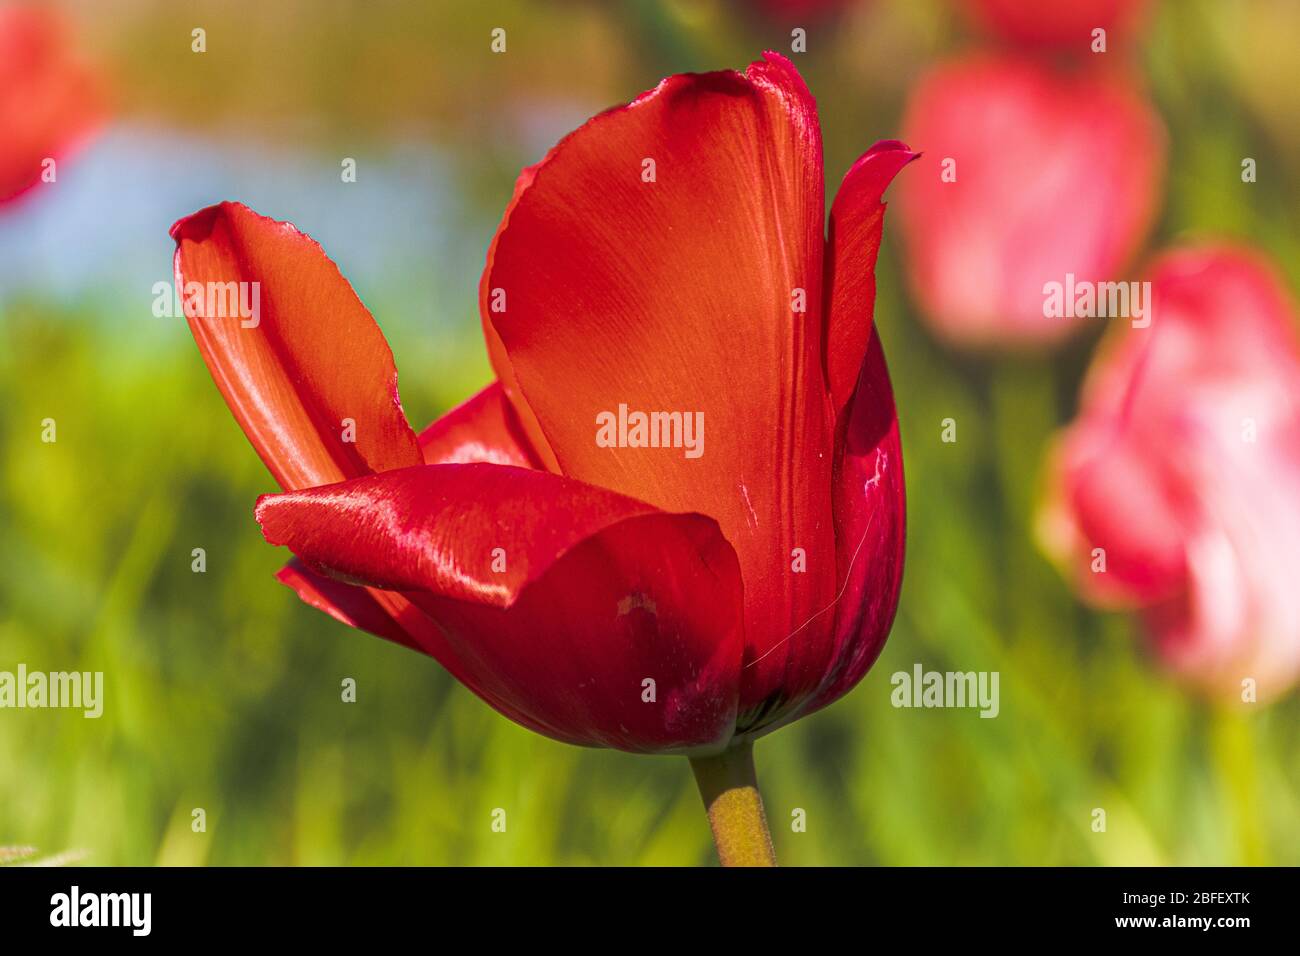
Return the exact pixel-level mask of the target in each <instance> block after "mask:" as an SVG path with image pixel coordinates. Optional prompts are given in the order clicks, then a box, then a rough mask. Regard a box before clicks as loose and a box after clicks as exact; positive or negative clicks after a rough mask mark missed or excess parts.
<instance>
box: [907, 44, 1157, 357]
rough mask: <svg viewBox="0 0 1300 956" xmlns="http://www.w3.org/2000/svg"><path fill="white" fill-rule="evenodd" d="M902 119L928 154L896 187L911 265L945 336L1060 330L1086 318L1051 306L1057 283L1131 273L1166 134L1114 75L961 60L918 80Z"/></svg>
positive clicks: (1047, 337)
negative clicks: (1048, 291) (1048, 300)
mask: <svg viewBox="0 0 1300 956" xmlns="http://www.w3.org/2000/svg"><path fill="white" fill-rule="evenodd" d="M904 126H905V130H906V132H905V135H906V136H907V137H908V141H909V142H914V143H918V144H920V145H921V146H922V148H923V149H924V150H925V155H926V158H927V160H929V162H928V163H926V164H925V167H924V168H923V169H922V170H921V171H919V172H918V174H917V175H913V176H909V177H907V179H906V180H905V181H904V182H903V183H902V184H901V186H900V188H901V190H902V192H901V194H900V198H899V214H900V216H901V217H902V218H901V223H900V225H901V228H902V233H903V237H904V239H905V241H906V251H907V256H908V262H907V267H908V272H909V277H910V279H911V285H912V288H913V291H914V294H915V296H916V298H917V299H918V300H919V302H920V305H921V307H922V310H923V312H924V314H925V316H926V318H928V319H929V320H930V322H931V323H932V325H933V326H934V328H935V330H936V331H937V332H938V333H939V334H940V335H941V336H943V337H944V338H946V339H948V340H950V341H953V342H958V343H965V344H1015V343H1029V344H1032V343H1041V342H1050V341H1053V340H1056V339H1059V338H1061V337H1062V336H1063V335H1065V334H1066V333H1068V332H1069V331H1070V330H1071V329H1072V328H1073V327H1074V326H1075V325H1076V324H1077V322H1078V320H1073V319H1064V318H1047V317H1045V314H1044V301H1045V289H1044V286H1045V285H1046V284H1047V283H1049V282H1053V281H1055V282H1064V281H1066V277H1067V274H1068V275H1072V276H1074V277H1075V279H1077V280H1079V281H1087V282H1098V281H1105V280H1111V279H1115V280H1118V279H1120V278H1122V277H1120V276H1117V275H1116V274H1115V273H1116V270H1117V269H1119V268H1120V267H1122V266H1123V265H1124V264H1125V263H1126V262H1127V261H1128V259H1129V257H1130V256H1131V255H1132V254H1133V253H1134V252H1135V250H1136V249H1137V247H1138V244H1139V243H1140V241H1141V240H1142V238H1143V236H1144V235H1145V234H1146V231H1147V227H1148V225H1149V223H1150V221H1151V218H1152V213H1153V211H1154V208H1155V204H1156V199H1157V196H1158V195H1159V187H1160V183H1161V180H1162V178H1163V168H1164V149H1165V136H1164V131H1163V127H1162V126H1161V124H1160V120H1159V118H1158V117H1157V116H1156V115H1155V113H1154V112H1153V111H1152V110H1151V108H1150V106H1149V105H1148V104H1147V102H1146V101H1145V100H1144V99H1142V98H1141V97H1140V96H1139V95H1138V94H1137V93H1135V92H1133V91H1132V90H1131V89H1129V88H1128V87H1127V86H1126V85H1125V84H1124V83H1122V82H1120V81H1119V80H1118V79H1117V78H1115V77H1114V76H1113V75H1111V74H1103V73H1101V72H1097V71H1085V72H1081V73H1068V74H1067V73H1059V72H1056V71H1053V70H1051V69H1049V68H1047V67H1044V66H1041V65H1038V64H1035V63H1033V62H1029V61H1022V60H1017V59H1013V58H990V57H974V58H969V59H965V60H960V61H957V62H953V63H948V64H946V65H943V66H941V67H939V68H938V69H936V70H935V71H933V72H931V73H930V74H929V75H927V76H926V77H925V78H923V79H922V81H921V82H920V84H919V86H918V87H917V88H916V90H915V91H914V92H913V94H912V96H911V98H910V100H909V102H908V105H907V116H906V119H905V121H904Z"/></svg>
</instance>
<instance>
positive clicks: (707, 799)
mask: <svg viewBox="0 0 1300 956" xmlns="http://www.w3.org/2000/svg"><path fill="white" fill-rule="evenodd" d="M691 769H692V770H694V771H695V782H696V783H697V784H699V787H700V796H701V797H703V798H704V807H705V809H706V810H708V812H709V826H710V827H711V828H712V829H713V842H714V843H715V844H716V845H717V847H718V859H719V860H720V861H721V862H722V865H723V866H776V852H775V851H774V850H773V849H772V835H771V834H770V833H769V832H768V830H767V817H766V815H764V813H763V797H762V796H761V795H760V794H759V792H758V777H757V776H756V775H755V773H754V745H753V744H751V743H745V744H739V745H737V746H735V747H732V748H731V749H730V750H725V751H723V752H722V753H720V754H715V755H714V756H712V757H692V758H691Z"/></svg>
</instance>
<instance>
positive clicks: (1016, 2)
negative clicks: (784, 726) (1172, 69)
mask: <svg viewBox="0 0 1300 956" xmlns="http://www.w3.org/2000/svg"><path fill="white" fill-rule="evenodd" d="M961 5H962V6H963V7H965V8H966V12H967V13H968V14H969V15H970V18H971V20H973V21H974V22H975V24H976V25H977V26H978V27H979V28H981V29H982V30H984V31H985V32H987V33H989V34H990V35H992V36H996V37H1000V38H1001V39H1003V40H1005V41H1006V42H1008V43H1013V44H1016V45H1018V46H1022V47H1030V48H1040V49H1044V48H1045V49H1052V50H1060V51H1062V52H1067V51H1068V52H1073V53H1079V54H1089V53H1092V52H1101V51H1096V50H1095V44H1096V39H1097V37H1096V34H1095V33H1094V31H1095V30H1098V29H1101V30H1104V31H1105V36H1104V40H1105V43H1106V47H1105V50H1106V52H1109V50H1110V47H1111V44H1112V43H1119V42H1121V41H1123V40H1124V39H1126V38H1127V37H1130V36H1132V35H1133V33H1134V32H1136V28H1137V27H1138V26H1140V25H1141V22H1142V20H1143V19H1144V16H1145V14H1146V12H1147V3H1146V0H963V2H962V4H961Z"/></svg>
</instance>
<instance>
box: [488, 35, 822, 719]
mask: <svg viewBox="0 0 1300 956" xmlns="http://www.w3.org/2000/svg"><path fill="white" fill-rule="evenodd" d="M645 160H653V161H654V163H655V167H654V174H655V175H654V181H653V182H647V181H644V180H643V172H644V171H645V170H646V169H647V168H648V167H646V166H645V163H644V161H645ZM823 220H824V191H823V183H822V150H821V137H820V131H819V129H818V123H817V115H816V107H815V104H814V102H813V99H812V96H811V95H810V94H809V92H808V90H807V88H806V87H805V86H804V84H803V81H802V80H801V79H800V78H799V75H798V73H797V72H796V71H795V69H794V67H793V66H791V65H790V63H789V61H787V60H785V59H784V58H782V57H780V56H777V55H775V54H768V55H767V56H766V59H765V61H764V62H760V63H756V64H754V65H752V66H751V67H750V68H749V69H748V71H747V72H746V73H744V74H743V75H742V74H740V73H736V72H725V73H709V74H700V75H683V76H673V77H669V78H668V79H666V80H664V81H663V82H662V83H661V84H660V85H659V86H658V87H657V88H656V89H655V90H653V91H651V92H649V93H646V94H645V95H643V96H641V97H640V98H639V99H637V100H636V101H634V102H633V103H632V104H631V105H629V106H625V107H620V108H617V109H614V110H611V111H609V112H607V113H604V114H602V115H601V116H598V117H596V118H595V119H593V120H592V121H590V122H589V123H587V124H586V125H585V126H583V127H582V128H581V129H579V130H578V131H576V132H575V133H573V134H572V135H570V136H569V137H567V138H566V139H565V140H563V141H562V142H561V143H560V145H559V146H557V147H556V148H555V149H554V150H553V151H552V152H551V154H550V155H549V156H548V157H547V158H546V159H545V160H544V161H543V162H542V163H541V164H539V165H538V166H537V167H534V168H533V169H532V170H531V171H527V172H526V174H525V176H524V177H523V178H522V179H521V187H520V189H519V190H518V191H517V194H516V198H515V201H514V202H513V203H512V205H511V208H510V209H509V210H508V212H507V214H506V217H505V220H504V222H503V224H502V227H501V230H500V232H499V233H498V235H497V238H496V240H495V242H494V245H493V250H492V254H491V257H490V259H489V262H488V268H487V272H486V274H485V277H484V282H483V292H484V320H485V323H487V324H488V326H489V346H490V349H491V352H492V358H493V362H494V366H495V368H496V370H497V374H498V376H499V377H500V379H501V380H502V382H503V383H504V384H505V385H506V386H507V389H508V390H509V391H510V393H511V395H512V399H513V400H514V401H516V402H517V403H520V404H521V414H522V415H525V416H527V415H529V414H531V415H535V418H536V422H537V428H538V429H540V431H541V432H542V433H543V434H544V438H545V441H546V443H547V444H548V445H549V447H550V448H551V449H552V450H553V452H554V455H555V458H556V463H557V466H558V468H559V469H560V470H561V471H562V472H563V473H564V474H565V475H569V476H571V477H574V478H578V479H580V480H582V481H585V482H589V483H591V484H595V485H599V486H601V487H605V488H610V489H613V490H615V491H618V492H621V493H623V494H627V495H630V496H632V497H635V498H637V499H640V500H642V501H646V502H649V503H650V504H653V505H655V506H657V507H659V508H662V509H664V510H666V511H672V512H686V511H696V512H702V513H705V514H708V515H710V516H711V517H713V518H716V519H717V521H718V523H719V524H720V525H721V527H722V530H723V533H724V535H725V536H726V538H727V540H728V541H730V542H731V543H732V544H733V545H734V546H735V548H736V551H737V554H738V555H739V558H740V562H741V567H742V569H743V573H744V579H745V593H746V628H747V633H748V639H749V641H750V644H751V652H752V654H753V655H754V656H758V655H768V654H769V652H771V651H772V650H773V648H778V649H777V651H776V653H772V654H770V656H766V657H765V663H764V664H763V666H762V667H761V668H759V669H756V670H755V671H753V672H752V673H753V675H754V676H755V678H756V679H755V680H754V681H753V684H752V688H753V693H754V694H755V695H757V699H755V700H747V701H745V702H744V704H742V708H749V707H754V706H758V705H759V704H761V703H762V700H763V698H766V697H767V696H768V695H769V694H772V693H775V692H776V690H777V685H778V684H779V682H780V680H781V677H782V673H783V671H784V668H785V666H786V661H787V659H788V655H789V652H790V649H789V642H785V641H784V639H785V638H786V637H787V636H788V635H789V634H790V633H791V632H792V631H793V630H795V629H796V628H798V627H800V626H801V625H802V624H803V623H804V622H805V621H806V620H807V619H808V617H809V616H810V615H812V614H814V613H816V612H817V611H818V610H819V609H820V608H821V607H823V606H824V605H825V604H826V602H827V601H829V600H830V598H831V596H832V594H833V589H834V585H835V580H834V573H833V555H834V541H833V535H832V531H831V523H830V482H831V465H832V461H831V458H832V455H831V453H830V448H831V437H832V435H831V428H832V424H831V420H832V415H831V410H830V405H829V399H828V396H827V395H826V392H825V386H824V379H823V372H822V349H821V329H822V317H821V301H822V279H823V267H822V253H823ZM796 288H799V289H803V290H804V293H805V296H804V298H805V302H804V305H805V307H806V311H805V312H795V311H793V301H794V291H793V290H795V289H796ZM498 289H499V290H502V291H503V292H504V295H505V310H504V311H492V309H491V304H492V303H491V301H490V298H489V297H490V296H491V295H493V294H494V291H495V290H498ZM493 333H495V334H496V335H499V342H497V343H494V342H493ZM512 382H513V383H514V384H513V385H512ZM620 404H623V405H626V406H627V408H628V411H629V412H632V411H640V412H646V413H650V412H667V413H672V412H679V413H684V414H686V415H694V413H697V412H698V413H702V414H703V418H704V423H705V442H704V452H703V456H702V457H701V458H698V459H691V458H687V457H685V454H684V449H682V448H626V447H622V448H605V447H598V445H597V443H596V432H597V415H598V414H601V413H612V414H617V413H618V409H619V406H620ZM794 548H803V549H804V550H805V551H806V552H807V554H808V556H809V571H808V572H807V573H804V574H796V573H792V572H791V552H792V550H793V549H794ZM778 645H779V647H778Z"/></svg>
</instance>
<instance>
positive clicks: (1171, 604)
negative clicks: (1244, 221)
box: [1041, 246, 1300, 699]
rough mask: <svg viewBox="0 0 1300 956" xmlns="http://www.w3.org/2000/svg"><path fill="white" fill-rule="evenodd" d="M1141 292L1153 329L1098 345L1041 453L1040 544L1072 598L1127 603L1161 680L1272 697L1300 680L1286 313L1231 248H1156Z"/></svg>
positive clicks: (1296, 470)
mask: <svg viewBox="0 0 1300 956" xmlns="http://www.w3.org/2000/svg"><path fill="white" fill-rule="evenodd" d="M1150 280H1151V283H1152V292H1153V295H1154V303H1155V312H1154V317H1153V320H1152V324H1151V326H1150V327H1149V328H1145V329H1137V328H1131V327H1128V326H1124V327H1122V330H1121V329H1117V330H1116V331H1115V333H1114V337H1113V338H1112V339H1110V340H1109V341H1108V342H1106V343H1105V347H1104V348H1103V349H1102V350H1101V352H1100V353H1099V356H1098V357H1097V359H1096V360H1095V362H1094V366H1093V368H1092V370H1091V371H1090V373H1089V376H1088V379H1087V381H1086V383H1085V387H1084V391H1083V397H1082V404H1081V408H1080V411H1079V416H1078V418H1077V420H1076V421H1075V422H1074V423H1073V424H1072V425H1071V426H1070V427H1069V428H1068V429H1067V430H1066V431H1065V432H1064V434H1063V436H1062V438H1061V440H1060V443H1059V445H1058V447H1057V449H1056V451H1055V453H1054V455H1053V459H1052V462H1051V467H1050V469H1049V486H1050V492H1049V504H1048V506H1047V508H1046V509H1045V512H1044V515H1043V521H1042V525H1041V530H1042V533H1043V537H1044V543H1045V544H1046V545H1047V547H1048V549H1049V550H1051V551H1053V552H1055V553H1056V554H1057V555H1058V556H1059V557H1061V558H1063V559H1065V560H1067V561H1069V562H1071V563H1073V564H1074V565H1075V566H1076V570H1077V583H1078V588H1079V590H1080V592H1081V593H1082V594H1083V596H1084V598H1085V599H1086V600H1088V601H1090V602H1092V603H1094V604H1098V605H1102V606H1107V607H1121V608H1123V607H1130V608H1138V609H1140V610H1141V612H1142V616H1143V618H1144V621H1145V623H1146V625H1147V628H1148V630H1149V632H1150V634H1151V636H1152V638H1153V641H1154V644H1155V647H1156V649H1157V651H1158V653H1159V654H1160V656H1161V657H1162V658H1163V659H1164V660H1165V661H1166V662H1167V663H1168V665H1169V666H1170V667H1172V668H1173V670H1174V671H1176V672H1178V673H1180V674H1182V675H1184V676H1185V677H1187V678H1188V679H1189V680H1191V681H1193V682H1194V683H1197V684H1200V685H1202V686H1204V687H1206V688H1208V689H1210V690H1212V691H1215V692H1217V693H1220V694H1222V695H1224V696H1236V695H1240V694H1241V693H1242V690H1243V683H1242V682H1243V681H1245V680H1246V679H1247V678H1250V679H1253V680H1254V681H1255V683H1256V685H1257V690H1258V695H1259V698H1260V699H1265V698H1268V697H1273V696H1276V695H1277V694H1279V693H1281V692H1283V691H1284V690H1285V689H1286V688H1287V687H1289V686H1290V685H1291V684H1292V683H1293V682H1294V681H1295V679H1296V677H1297V674H1298V673H1300V340H1298V339H1297V336H1296V330H1295V319H1296V313H1295V309H1294V307H1293V304H1292V303H1291V301H1290V300H1289V299H1288V297H1287V293H1286V291H1285V290H1284V288H1283V286H1282V284H1281V282H1280V281H1279V279H1278V277H1277V275H1276V274H1275V272H1274V270H1273V269H1272V268H1271V267H1270V266H1269V265H1268V264H1267V263H1265V262H1263V261H1262V260H1261V259H1260V258H1259V257H1258V256H1257V255H1255V254H1253V253H1251V252H1247V251H1244V250H1240V249H1234V248H1230V247H1225V246H1206V247H1199V248H1187V249H1181V250H1178V251H1175V252H1170V253H1167V254H1166V255H1164V256H1163V257H1161V258H1160V260H1159V261H1158V262H1157V263H1156V264H1155V265H1154V266H1153V269H1152V272H1151V275H1150ZM1095 549H1102V552H1104V554H1102V552H1099V551H1097V550H1095ZM1102 560H1104V571H1101V570H1098V568H1099V566H1100V565H1099V562H1100V561H1102Z"/></svg>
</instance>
